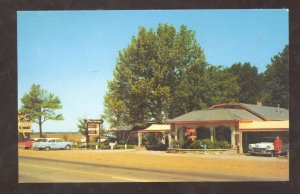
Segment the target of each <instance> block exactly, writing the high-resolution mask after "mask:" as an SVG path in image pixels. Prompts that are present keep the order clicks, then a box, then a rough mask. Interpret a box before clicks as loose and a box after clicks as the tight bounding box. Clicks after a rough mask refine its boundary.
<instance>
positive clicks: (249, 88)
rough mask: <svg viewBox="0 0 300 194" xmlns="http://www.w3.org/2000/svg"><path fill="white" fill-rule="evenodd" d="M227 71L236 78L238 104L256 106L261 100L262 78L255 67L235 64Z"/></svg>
mask: <svg viewBox="0 0 300 194" xmlns="http://www.w3.org/2000/svg"><path fill="white" fill-rule="evenodd" d="M228 71H229V72H230V73H231V74H232V75H234V76H236V77H237V84H238V86H239V87H240V90H239V94H238V101H239V102H242V103H249V104H256V103H257V102H258V101H261V100H262V99H261V98H262V89H263V77H262V74H259V73H258V70H257V68H256V67H255V66H252V65H251V64H250V63H244V64H242V63H235V64H233V65H232V66H231V67H229V68H228Z"/></svg>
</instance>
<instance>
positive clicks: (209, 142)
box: [200, 139, 214, 149]
mask: <svg viewBox="0 0 300 194" xmlns="http://www.w3.org/2000/svg"><path fill="white" fill-rule="evenodd" d="M200 142H201V144H202V145H206V148H207V149H212V148H214V146H213V144H212V142H211V141H210V139H203V140H201V141H200ZM203 148H204V147H203Z"/></svg>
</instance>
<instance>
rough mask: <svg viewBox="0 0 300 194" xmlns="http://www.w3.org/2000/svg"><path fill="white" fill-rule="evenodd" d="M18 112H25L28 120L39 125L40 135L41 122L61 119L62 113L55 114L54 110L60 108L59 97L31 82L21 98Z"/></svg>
mask: <svg viewBox="0 0 300 194" xmlns="http://www.w3.org/2000/svg"><path fill="white" fill-rule="evenodd" d="M21 102H22V106H21V108H20V112H22V113H24V114H27V115H28V117H29V118H30V120H31V121H32V122H34V123H37V124H38V125H39V132H40V137H42V124H43V123H44V122H46V121H47V120H63V116H62V114H56V113H55V110H58V109H61V108H62V105H61V102H60V99H59V98H58V97H57V96H55V95H54V94H53V93H49V92H48V91H47V90H45V89H42V88H41V86H40V85H37V84H33V85H32V86H31V88H30V91H29V92H28V93H25V94H24V96H23V97H22V98H21Z"/></svg>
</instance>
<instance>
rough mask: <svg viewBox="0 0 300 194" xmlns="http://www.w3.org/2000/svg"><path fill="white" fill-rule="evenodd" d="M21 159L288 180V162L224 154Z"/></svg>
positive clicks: (81, 153)
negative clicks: (44, 159)
mask: <svg viewBox="0 0 300 194" xmlns="http://www.w3.org/2000/svg"><path fill="white" fill-rule="evenodd" d="M19 156H28V157H38V158H51V159H61V160H70V161H81V162H92V163H101V164H106V165H116V166H128V167H130V166H131V167H139V168H157V169H165V170H174V169H176V170H178V171H191V172H203V173H223V174H235V175H241V176H242V175H251V176H259V177H270V179H271V178H274V177H277V178H282V179H286V180H288V177H289V161H288V159H285V158H283V159H282V158H276V157H274V158H270V157H259V156H245V155H222V154H219V155H217V154H193V153H185V154H174V153H166V152H161V151H147V150H135V149H130V150H75V149H74V150H50V151H39V150H23V149H20V150H19Z"/></svg>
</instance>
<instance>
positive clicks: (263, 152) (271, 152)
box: [248, 149, 274, 155]
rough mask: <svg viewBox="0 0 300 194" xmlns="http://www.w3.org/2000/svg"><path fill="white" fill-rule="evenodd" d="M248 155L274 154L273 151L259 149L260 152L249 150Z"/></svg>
mask: <svg viewBox="0 0 300 194" xmlns="http://www.w3.org/2000/svg"><path fill="white" fill-rule="evenodd" d="M248 153H249V154H258V155H272V154H274V151H273V150H265V149H261V150H249V151H248Z"/></svg>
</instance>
